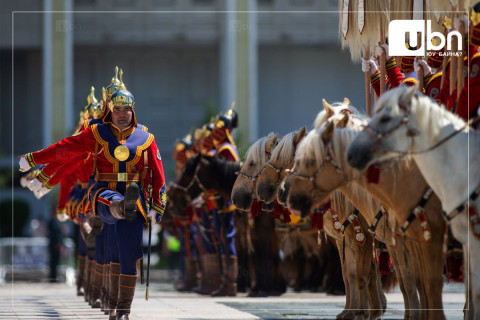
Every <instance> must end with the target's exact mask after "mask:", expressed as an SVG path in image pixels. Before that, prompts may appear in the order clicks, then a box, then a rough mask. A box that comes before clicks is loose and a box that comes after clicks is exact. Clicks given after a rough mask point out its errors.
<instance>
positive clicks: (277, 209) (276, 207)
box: [272, 200, 283, 219]
mask: <svg viewBox="0 0 480 320" xmlns="http://www.w3.org/2000/svg"><path fill="white" fill-rule="evenodd" d="M282 215H283V206H282V205H281V204H280V203H278V202H277V200H275V203H274V204H273V211H272V217H273V218H274V219H280V217H281V216H282Z"/></svg>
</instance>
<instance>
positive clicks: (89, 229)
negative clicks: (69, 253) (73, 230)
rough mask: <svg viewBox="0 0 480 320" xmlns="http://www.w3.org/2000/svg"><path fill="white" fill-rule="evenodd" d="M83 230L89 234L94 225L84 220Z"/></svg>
mask: <svg viewBox="0 0 480 320" xmlns="http://www.w3.org/2000/svg"><path fill="white" fill-rule="evenodd" d="M83 230H85V232H86V233H87V234H89V233H90V232H92V227H91V226H90V225H89V224H88V222H84V223H83Z"/></svg>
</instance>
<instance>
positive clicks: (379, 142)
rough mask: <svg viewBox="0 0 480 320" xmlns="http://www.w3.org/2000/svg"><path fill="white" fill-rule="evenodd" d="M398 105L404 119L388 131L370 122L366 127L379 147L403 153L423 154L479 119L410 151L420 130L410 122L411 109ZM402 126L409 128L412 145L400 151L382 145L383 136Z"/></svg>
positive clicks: (408, 132)
mask: <svg viewBox="0 0 480 320" xmlns="http://www.w3.org/2000/svg"><path fill="white" fill-rule="evenodd" d="M398 107H399V108H400V110H402V111H403V112H404V116H403V119H402V121H400V122H399V123H398V124H397V125H395V126H394V127H392V128H390V129H389V130H388V131H386V132H381V131H379V130H378V129H376V128H374V127H372V126H371V125H370V123H369V124H367V125H365V126H364V129H366V130H368V131H370V132H371V133H373V135H374V136H375V137H376V141H375V146H376V147H377V148H378V147H380V148H382V149H384V150H386V151H389V152H394V153H399V154H401V155H416V154H422V153H427V152H429V151H432V150H434V149H436V148H437V147H439V146H440V145H442V144H443V143H445V142H446V141H447V140H449V139H450V138H452V137H454V136H455V135H457V134H458V133H460V132H462V131H463V130H464V129H465V128H467V127H468V126H469V125H470V123H473V122H475V121H476V120H477V119H475V118H472V119H471V120H470V121H469V122H467V123H465V125H463V126H462V127H461V128H460V129H457V130H455V131H453V132H452V133H450V134H449V135H447V136H446V137H444V138H442V139H441V140H440V141H438V142H436V143H435V144H433V145H432V146H430V147H428V148H427V149H425V150H421V151H416V152H413V151H408V150H409V149H410V148H411V147H412V146H413V144H414V139H415V136H417V135H419V132H418V130H417V129H415V128H413V127H412V126H411V125H410V122H409V116H410V110H409V109H408V108H407V107H405V106H404V105H403V104H401V103H398ZM370 122H371V121H370ZM402 126H405V127H406V128H407V137H410V138H411V139H412V143H411V144H410V146H409V147H408V148H407V149H406V151H398V150H394V149H389V148H385V147H384V146H383V145H382V140H383V138H385V137H388V136H389V135H391V134H392V133H393V132H395V131H396V130H397V129H399V128H401V127H402Z"/></svg>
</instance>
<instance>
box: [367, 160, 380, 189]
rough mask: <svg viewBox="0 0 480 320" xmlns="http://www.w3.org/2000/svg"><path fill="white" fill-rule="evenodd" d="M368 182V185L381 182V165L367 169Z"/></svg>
mask: <svg viewBox="0 0 480 320" xmlns="http://www.w3.org/2000/svg"><path fill="white" fill-rule="evenodd" d="M366 174H367V181H368V183H375V184H377V183H378V181H379V180H380V165H379V164H375V163H374V164H372V165H370V166H369V167H368V168H367V173H366Z"/></svg>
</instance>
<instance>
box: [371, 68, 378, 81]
mask: <svg viewBox="0 0 480 320" xmlns="http://www.w3.org/2000/svg"><path fill="white" fill-rule="evenodd" d="M378 81H380V71H378V70H377V71H376V72H375V73H374V74H372V76H371V77H370V83H371V84H374V83H377V82H378Z"/></svg>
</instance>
